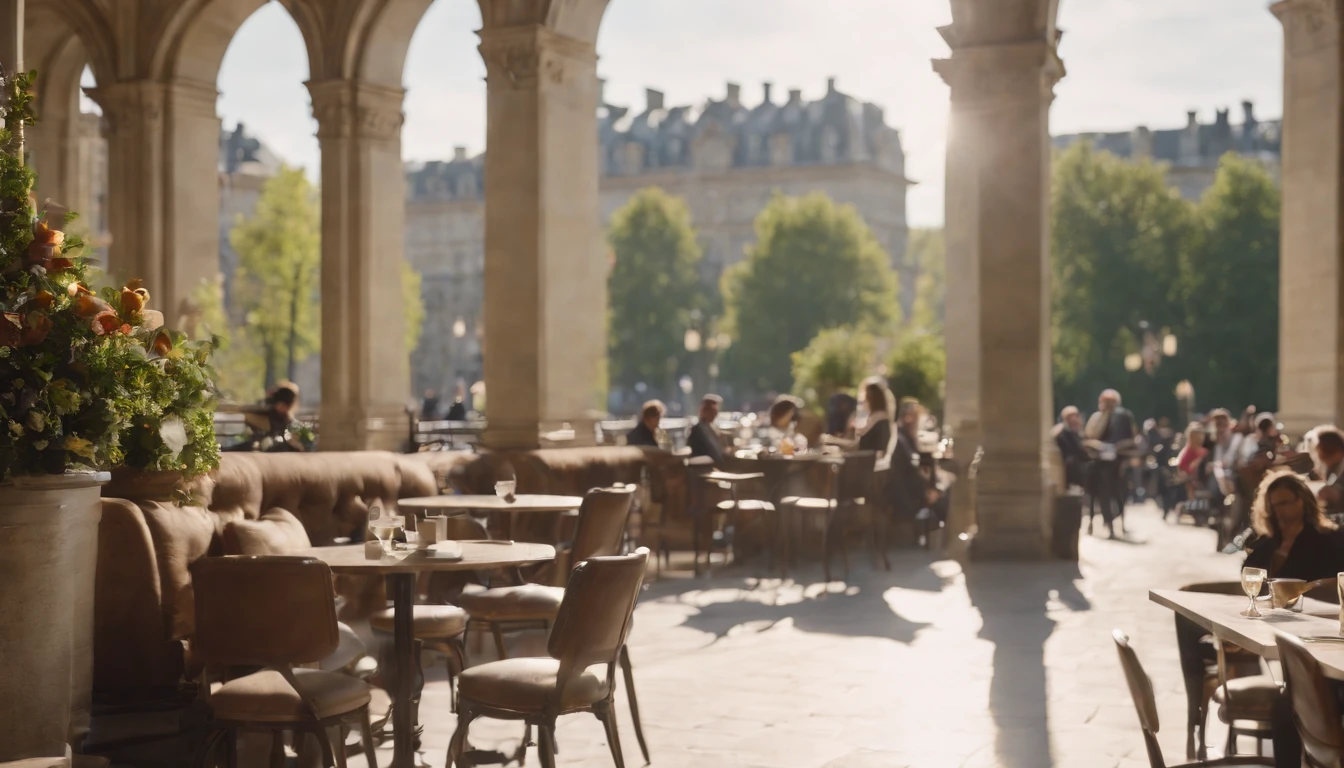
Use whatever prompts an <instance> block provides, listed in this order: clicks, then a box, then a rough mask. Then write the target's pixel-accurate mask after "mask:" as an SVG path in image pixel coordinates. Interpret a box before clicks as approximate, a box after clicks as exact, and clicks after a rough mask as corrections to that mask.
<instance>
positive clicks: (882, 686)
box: [351, 508, 1253, 768]
mask: <svg viewBox="0 0 1344 768" xmlns="http://www.w3.org/2000/svg"><path fill="white" fill-rule="evenodd" d="M1128 517H1129V525H1130V528H1131V533H1130V534H1129V540H1128V541H1108V540H1104V539H1100V538H1092V537H1086V536H1085V537H1084V540H1083V543H1082V547H1081V559H1080V562H1079V563H1077V564H1074V563H1062V562H1049V563H974V564H972V565H971V566H970V567H968V568H967V569H965V570H963V569H962V568H961V567H960V566H958V565H957V564H956V563H954V562H951V561H945V560H939V559H938V558H937V557H936V556H934V555H930V554H928V553H922V552H902V553H893V558H892V570H891V572H889V573H888V572H883V571H880V570H879V571H874V570H872V569H871V568H869V567H868V566H867V563H866V557H865V556H856V557H855V568H854V571H853V574H852V578H851V579H850V580H849V582H848V584H840V583H838V582H836V583H832V584H830V585H825V584H821V583H820V578H821V575H820V568H819V567H816V566H809V567H805V568H804V569H803V570H802V571H801V572H800V573H796V574H795V578H796V579H797V580H780V579H761V580H757V579H754V578H751V574H752V573H753V572H754V571H753V568H754V564H752V563H744V564H742V565H740V566H732V567H728V568H724V569H717V570H716V571H715V574H714V577H713V578H712V579H691V578H688V577H682V578H678V577H675V576H669V575H667V574H665V575H664V578H663V579H661V580H660V581H658V582H656V583H654V584H652V585H651V586H650V587H649V588H648V589H647V590H646V593H645V595H644V597H643V598H642V600H641V603H640V606H639V608H638V610H637V611H636V614H635V616H636V619H635V627H634V631H633V634H632V636H631V645H630V649H631V655H632V658H633V660H634V665H635V683H636V687H637V689H638V694H639V703H640V708H641V712H642V713H643V717H644V724H645V730H646V734H647V736H648V740H649V745H650V750H651V752H652V755H653V765H655V766H658V768H683V767H685V768H706V767H716V766H725V767H727V766H750V767H753V768H876V767H878V766H881V767H882V768H900V767H901V766H918V767H919V768H942V767H943V766H948V767H949V768H981V767H989V766H993V767H999V766H1004V767H1006V768H1017V767H1019V766H1020V767H1022V768H1043V767H1045V766H1062V767H1066V768H1094V767H1096V768H1131V767H1137V766H1146V765H1147V758H1146V756H1145V753H1144V748H1143V741H1142V737H1141V735H1140V731H1139V728H1138V720H1137V717H1136V715H1135V713H1134V709H1133V705H1132V704H1131V703H1130V699H1129V693H1128V690H1127V688H1126V687H1125V683H1124V678H1123V675H1122V673H1121V671H1120V668H1119V665H1118V661H1117V658H1116V653H1115V648H1114V644H1113V642H1112V641H1111V636H1110V633H1111V630H1112V629H1113V628H1117V627H1118V628H1121V629H1124V630H1125V631H1126V632H1128V633H1129V634H1130V636H1131V638H1132V640H1133V643H1134V646H1135V648H1136V649H1137V651H1138V654H1139V657H1140V658H1141V659H1142V660H1143V662H1144V664H1145V665H1146V666H1147V667H1148V671H1149V674H1150V675H1151V676H1152V677H1153V683H1154V689H1155V691H1156V692H1157V698H1158V707H1159V711H1160V714H1161V718H1162V722H1163V723H1164V724H1165V725H1166V729H1165V730H1164V731H1163V732H1162V733H1161V736H1160V740H1161V742H1162V745H1163V748H1164V749H1165V750H1166V754H1167V759H1168V762H1183V761H1184V739H1185V735H1184V728H1183V725H1184V721H1185V694H1184V689H1183V684H1182V682H1181V679H1180V667H1179V664H1178V661H1177V653H1176V645H1175V634H1174V629H1173V619H1172V615H1171V613H1170V612H1169V611H1167V610H1165V609H1163V608H1161V607H1159V606H1156V605H1154V604H1152V603H1150V602H1148V599H1147V591H1148V589H1149V588H1152V587H1176V586H1180V585H1183V584H1186V583H1190V582H1195V581H1209V580H1229V579H1234V578H1236V574H1237V572H1238V570H1239V568H1240V558H1237V557H1230V556H1224V555H1220V554H1216V553H1215V552H1214V538H1213V534H1212V532H1210V531H1207V530H1200V529H1195V528H1192V527H1190V526H1174V525H1169V524H1166V523H1163V522H1162V521H1161V520H1160V519H1159V516H1158V515H1157V514H1156V512H1155V511H1154V510H1152V509H1151V508H1132V509H1131V510H1130V511H1129V513H1128ZM489 645H490V644H489V643H484V644H481V645H480V646H479V647H478V646H476V644H475V643H473V647H472V649H471V650H472V656H473V659H474V660H478V661H488V660H490V658H491V651H490V650H489ZM515 646H516V648H517V650H518V652H520V653H528V652H534V653H539V652H541V650H542V649H543V648H544V638H543V637H541V636H540V635H539V634H534V635H532V636H522V637H519V638H518V639H517V640H516V641H515ZM429 674H430V682H429V684H428V686H427V688H426V691H425V700H424V705H423V709H422V720H423V721H424V722H425V724H426V732H425V737H424V745H425V757H426V759H427V761H428V762H429V764H431V765H435V766H442V765H443V764H444V762H445V756H446V751H447V746H448V740H449V738H450V737H451V735H452V731H453V728H454V727H455V719H454V717H453V715H452V714H451V713H450V712H449V707H448V686H447V683H446V680H445V679H444V678H443V671H442V668H441V667H440V666H437V665H436V668H435V669H433V670H431V672H430V673H429ZM617 708H618V710H619V712H620V717H621V723H620V728H621V741H622V745H623V747H624V754H625V756H626V761H627V765H630V766H637V765H641V764H642V763H643V761H642V760H641V759H640V757H639V750H638V745H637V743H636V741H635V734H634V730H633V726H632V724H631V722H630V719H629V711H628V709H627V708H626V698H625V692H624V690H621V691H620V692H618V694H617ZM1211 731H1212V732H1211V734H1210V744H1219V745H1220V744H1221V743H1222V737H1221V735H1220V733H1225V731H1222V732H1220V730H1219V729H1218V727H1217V726H1216V725H1212V726H1211ZM471 732H472V741H473V742H474V743H475V744H476V745H477V746H480V747H484V748H499V749H502V750H504V751H512V749H513V748H514V746H515V745H516V744H517V741H518V738H519V736H520V735H521V728H520V727H519V726H518V725H517V724H514V723H500V722H493V721H488V720H478V721H477V722H476V723H473V725H472V731H471ZM557 738H558V741H559V744H560V754H559V756H558V760H557V762H558V764H559V765H562V766H579V765H584V766H610V765H612V764H613V763H612V759H611V755H610V753H609V752H608V748H607V745H606V739H605V736H604V734H603V730H602V726H601V724H600V723H599V722H598V721H597V720H596V719H595V718H593V717H590V716H586V715H574V716H570V717H566V718H563V719H562V720H561V721H560V725H559V727H558V729H557ZM1244 748H1247V749H1251V748H1253V744H1251V742H1250V741H1249V740H1247V741H1245V742H1244ZM388 759H390V751H388V750H386V749H384V750H382V759H381V760H380V762H381V763H382V764H383V765H386V764H387V761H388ZM528 763H529V764H531V765H537V764H539V763H538V762H537V757H536V753H535V750H533V751H531V752H530V753H529V756H528ZM351 765H352V766H355V765H363V762H362V760H361V761H357V760H354V759H352V760H351Z"/></svg>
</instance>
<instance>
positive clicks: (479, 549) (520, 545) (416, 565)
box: [293, 541, 555, 575]
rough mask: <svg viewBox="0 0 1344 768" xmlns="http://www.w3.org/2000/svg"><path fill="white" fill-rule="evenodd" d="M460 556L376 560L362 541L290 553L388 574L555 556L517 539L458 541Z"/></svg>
mask: <svg viewBox="0 0 1344 768" xmlns="http://www.w3.org/2000/svg"><path fill="white" fill-rule="evenodd" d="M457 544H458V545H459V546H461V548H462V557H461V558H460V559H458V558H449V557H438V556H436V555H435V553H434V552H427V551H423V550H422V551H413V552H411V553H410V554H408V555H407V556H406V557H405V558H403V559H397V558H394V557H391V556H388V555H384V556H383V557H382V558H380V559H378V560H369V559H367V558H366V557H365V556H364V545H363V544H346V545H343V546H339V547H311V548H309V549H305V550H301V551H299V552H295V553H293V554H295V555H297V556H300V557H315V558H317V559H318V560H321V561H322V562H324V563H326V564H327V565H329V566H331V570H332V571H333V572H334V573H360V574H372V575H376V574H388V573H420V572H422V571H488V570H491V569H493V568H507V567H510V566H515V565H527V564H530V563H541V562H545V561H547V560H553V559H555V547H552V546H551V545H549V544H529V543H526V542H520V541H459V542H457Z"/></svg>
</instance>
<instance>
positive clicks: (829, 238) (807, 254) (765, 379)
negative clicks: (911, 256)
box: [723, 192, 900, 392]
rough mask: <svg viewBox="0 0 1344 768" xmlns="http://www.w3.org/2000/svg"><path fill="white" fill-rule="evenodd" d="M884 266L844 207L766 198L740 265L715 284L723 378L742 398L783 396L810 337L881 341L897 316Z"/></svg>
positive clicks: (819, 198) (817, 196) (868, 234)
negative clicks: (852, 331) (793, 360)
mask: <svg viewBox="0 0 1344 768" xmlns="http://www.w3.org/2000/svg"><path fill="white" fill-rule="evenodd" d="M890 262H891V260H890V258H889V257H888V256H887V254H886V252H884V251H883V250H882V246H881V245H879V244H878V242H877V238H876V237H874V236H873V233H872V231H871V230H870V229H869V228H868V225H866V224H865V223H864V222H863V219H862V218H861V217H860V216H859V213H858V211H856V210H855V209H854V207H853V206H849V205H836V204H835V203H834V202H832V201H831V199H830V198H829V197H827V196H826V195H825V194H823V193H820V192H814V193H812V194H809V195H807V196H805V197H800V198H787V197H784V196H782V195H778V194H777V195H775V197H774V199H773V200H771V201H770V203H769V204H768V205H767V206H766V207H765V209H764V210H763V211H761V213H760V215H759V216H757V217H756V244H755V245H753V246H752V247H751V248H750V249H748V252H747V258H746V260H745V261H743V262H741V263H739V264H736V265H734V266H733V267H731V268H730V269H729V270H727V271H726V272H725V273H724V276H723V295H724V302H725V306H726V309H727V316H726V327H727V330H728V333H729V334H730V335H731V338H732V347H731V348H730V349H729V350H728V352H727V353H726V355H725V356H724V368H725V375H726V376H727V377H728V378H729V379H730V380H732V381H735V382H737V383H739V384H740V385H741V386H742V387H743V388H744V389H746V390H748V391H758V392H768V391H778V392H784V391H788V390H789V389H791V388H792V384H793V376H792V370H791V366H790V355H791V354H792V353H793V352H796V351H798V350H800V349H802V348H804V347H805V346H807V344H808V342H810V341H811V340H812V339H813V337H815V336H816V335H817V333H818V332H820V331H822V330H825V329H827V328H839V327H842V326H851V327H854V328H856V329H858V330H860V331H864V332H868V333H872V334H874V335H881V334H885V333H886V332H888V331H889V330H890V329H891V328H892V327H893V326H894V325H895V323H896V321H897V319H898V318H899V315H900V309H899V307H898V304H897V301H896V287H897V284H896V274H895V272H894V271H893V270H892V269H891V264H890Z"/></svg>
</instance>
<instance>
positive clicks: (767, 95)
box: [761, 83, 775, 104]
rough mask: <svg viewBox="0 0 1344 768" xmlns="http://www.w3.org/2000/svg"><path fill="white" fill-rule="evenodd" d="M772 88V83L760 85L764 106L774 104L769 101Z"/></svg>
mask: <svg viewBox="0 0 1344 768" xmlns="http://www.w3.org/2000/svg"><path fill="white" fill-rule="evenodd" d="M774 88H775V84H774V83H764V84H762V85H761V90H762V91H764V92H765V99H764V103H766V104H773V103H774V102H773V101H772V100H771V91H773V90H774Z"/></svg>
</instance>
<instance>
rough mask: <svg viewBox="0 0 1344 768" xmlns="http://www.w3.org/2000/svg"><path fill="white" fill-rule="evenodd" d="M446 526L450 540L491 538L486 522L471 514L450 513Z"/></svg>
mask: <svg viewBox="0 0 1344 768" xmlns="http://www.w3.org/2000/svg"><path fill="white" fill-rule="evenodd" d="M445 528H446V530H447V531H448V533H447V536H448V540H449V541H482V540H485V539H488V538H490V532H489V531H487V530H486V528H485V523H482V522H481V521H480V520H477V519H476V518H474V517H472V516H470V515H449V516H448V519H447V521H446V525H445Z"/></svg>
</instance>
